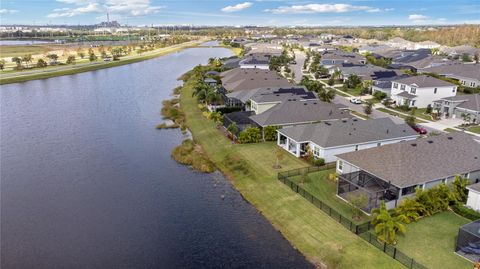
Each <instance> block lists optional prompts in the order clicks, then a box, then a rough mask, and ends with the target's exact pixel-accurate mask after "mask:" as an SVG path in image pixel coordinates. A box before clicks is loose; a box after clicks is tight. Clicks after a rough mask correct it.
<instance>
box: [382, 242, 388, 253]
mask: <svg viewBox="0 0 480 269" xmlns="http://www.w3.org/2000/svg"><path fill="white" fill-rule="evenodd" d="M386 250H387V243H383V252H386Z"/></svg>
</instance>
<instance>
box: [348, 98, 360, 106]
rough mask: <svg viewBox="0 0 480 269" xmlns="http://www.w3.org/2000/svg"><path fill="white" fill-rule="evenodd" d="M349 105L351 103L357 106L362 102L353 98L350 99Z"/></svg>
mask: <svg viewBox="0 0 480 269" xmlns="http://www.w3.org/2000/svg"><path fill="white" fill-rule="evenodd" d="M350 103H353V104H357V105H358V104H361V103H362V100H360V99H358V98H355V97H353V98H351V99H350Z"/></svg>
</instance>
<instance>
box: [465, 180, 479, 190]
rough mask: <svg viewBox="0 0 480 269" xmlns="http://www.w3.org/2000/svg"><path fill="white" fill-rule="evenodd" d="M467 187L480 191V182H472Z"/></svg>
mask: <svg viewBox="0 0 480 269" xmlns="http://www.w3.org/2000/svg"><path fill="white" fill-rule="evenodd" d="M467 189H469V190H474V191H477V192H480V182H478V183H475V184H472V185H468V186H467Z"/></svg>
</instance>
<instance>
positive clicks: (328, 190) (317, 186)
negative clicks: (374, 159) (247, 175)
mask: <svg viewBox="0 0 480 269" xmlns="http://www.w3.org/2000/svg"><path fill="white" fill-rule="evenodd" d="M331 173H335V169H329V170H324V171H319V172H314V173H310V174H307V175H306V178H305V179H303V180H302V178H303V176H302V175H299V176H295V177H291V178H290V180H292V181H294V182H295V183H297V184H299V185H300V186H301V187H303V188H304V189H305V190H306V191H308V192H309V193H310V194H312V195H313V196H315V197H317V198H318V199H319V200H321V201H322V202H324V203H326V204H327V205H328V206H330V207H331V208H333V209H335V210H336V211H338V212H339V213H340V214H342V215H343V216H344V217H347V218H349V220H351V221H353V222H355V223H356V224H360V223H364V222H367V221H368V220H369V217H368V216H367V215H365V214H363V215H362V218H361V219H358V220H352V214H353V211H352V209H353V208H352V206H351V205H350V204H348V203H347V202H345V201H344V200H342V199H340V198H338V197H337V196H336V193H337V184H336V182H334V181H332V180H330V179H329V178H328V175H329V174H331ZM302 181H303V183H301V182H302Z"/></svg>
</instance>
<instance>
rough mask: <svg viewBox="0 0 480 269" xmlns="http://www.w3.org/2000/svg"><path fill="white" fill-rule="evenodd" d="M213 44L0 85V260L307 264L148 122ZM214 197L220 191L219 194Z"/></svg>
mask: <svg viewBox="0 0 480 269" xmlns="http://www.w3.org/2000/svg"><path fill="white" fill-rule="evenodd" d="M230 55H231V52H230V51H229V50H226V49H223V48H197V49H188V50H185V51H182V52H179V53H175V54H170V55H167V56H164V57H160V58H156V59H152V60H149V61H144V62H140V63H135V64H130V65H124V66H120V67H115V68H109V69H104V70H98V71H94V72H87V73H81V74H76V75H72V76H63V77H56V78H51V79H46V80H37V81H30V82H25V83H19V84H9V85H4V86H1V90H0V97H1V139H0V142H1V156H0V157H1V167H0V168H1V174H0V176H1V186H0V187H1V193H0V194H1V201H0V206H1V208H0V209H1V214H0V220H1V239H2V240H1V264H0V265H1V266H0V267H1V268H3V269H9V268H312V266H311V265H310V264H309V263H307V262H306V261H305V259H304V257H303V256H302V255H301V254H300V253H299V252H297V251H296V250H294V249H293V248H292V247H291V246H290V245H289V243H288V242H287V241H286V240H285V239H284V238H283V237H282V236H281V234H280V233H279V232H277V231H275V230H274V229H273V228H272V226H271V225H270V224H269V223H268V222H267V221H266V220H265V218H263V216H261V214H260V213H258V212H257V211H256V209H255V208H253V207H252V206H251V205H250V204H248V203H247V202H245V201H244V200H243V199H242V197H241V196H240V195H239V193H238V192H237V191H235V190H234V189H233V188H232V186H231V184H230V183H229V182H228V181H226V180H225V179H224V178H223V177H222V176H221V175H220V174H218V173H217V174H213V175H212V174H201V173H197V172H194V171H192V170H191V169H190V168H188V167H185V166H182V165H179V164H177V163H176V162H175V161H173V160H172V159H171V158H170V151H171V149H172V148H173V147H174V146H176V145H177V144H179V143H180V142H181V140H182V139H183V137H182V135H181V133H180V131H179V130H156V129H155V128H154V127H155V125H156V124H157V123H159V122H161V116H160V114H159V111H160V108H161V102H162V100H163V99H165V98H168V97H169V96H170V94H171V90H172V89H173V88H174V87H175V86H178V85H180V82H178V81H176V78H177V77H178V76H180V75H181V74H182V73H184V72H185V71H187V70H189V69H191V68H192V67H193V66H195V65H197V64H199V63H206V62H207V60H208V58H210V57H225V56H230ZM222 195H225V198H224V199H222V198H221V196H222Z"/></svg>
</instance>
